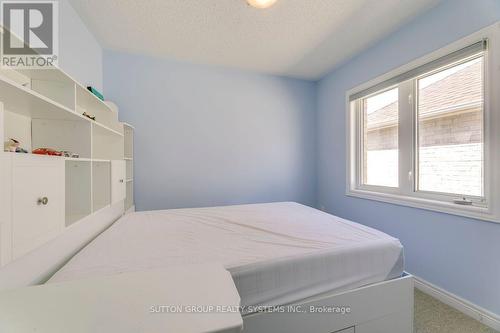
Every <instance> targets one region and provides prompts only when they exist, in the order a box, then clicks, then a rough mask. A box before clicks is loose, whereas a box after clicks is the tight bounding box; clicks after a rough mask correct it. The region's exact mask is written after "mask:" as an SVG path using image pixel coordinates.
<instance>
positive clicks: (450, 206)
mask: <svg viewBox="0 0 500 333" xmlns="http://www.w3.org/2000/svg"><path fill="white" fill-rule="evenodd" d="M346 195H347V196H350V197H356V198H361V199H368V200H375V201H381V202H386V203H390V204H395V205H400V206H407V207H412V208H419V209H425V210H430V211H435V212H440V213H446V214H451V215H458V216H464V217H468V218H473V219H478V220H483V221H488V222H495V223H500V218H499V217H498V216H496V215H494V214H493V213H492V212H491V210H490V209H489V208H485V207H478V206H460V205H457V204H454V203H451V202H443V201H437V200H431V199H424V198H418V197H410V196H404V195H400V194H392V193H380V192H373V191H366V190H360V189H349V190H347V192H346Z"/></svg>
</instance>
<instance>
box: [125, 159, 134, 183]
mask: <svg viewBox="0 0 500 333" xmlns="http://www.w3.org/2000/svg"><path fill="white" fill-rule="evenodd" d="M125 170H126V171H125V177H126V179H128V180H130V179H134V161H133V160H125Z"/></svg>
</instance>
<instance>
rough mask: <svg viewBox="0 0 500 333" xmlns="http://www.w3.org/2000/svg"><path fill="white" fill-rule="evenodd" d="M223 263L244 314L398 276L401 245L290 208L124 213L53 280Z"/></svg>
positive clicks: (316, 213) (305, 210) (281, 205)
mask: <svg viewBox="0 0 500 333" xmlns="http://www.w3.org/2000/svg"><path fill="white" fill-rule="evenodd" d="M211 262H213V263H219V264H222V265H224V267H226V269H228V271H229V272H230V273H231V275H232V276H233V279H234V282H235V285H236V288H237V289H238V292H239V294H240V297H241V302H242V306H244V307H248V308H247V309H248V310H247V312H253V311H252V310H251V308H252V307H254V306H259V305H282V304H288V303H292V302H295V301H298V300H301V299H304V298H307V297H311V296H314V295H318V294H321V293H325V292H330V291H343V290H349V289H353V288H357V287H360V286H363V285H368V284H372V283H376V282H380V281H384V280H387V279H392V278H396V277H399V276H401V274H402V273H403V248H402V246H401V243H400V242H399V241H398V240H397V239H396V238H393V237H390V236H388V235H387V234H384V233H382V232H380V231H377V230H374V229H372V228H369V227H366V226H363V225H360V224H357V223H354V222H351V221H347V220H345V219H341V218H339V217H336V216H333V215H330V214H327V213H324V212H321V211H319V210H316V209H313V208H310V207H307V206H303V205H300V204H297V203H293V202H282V203H268V204H254V205H239V206H226V207H211V208H196V209H172V210H164V211H150V212H139V213H132V214H128V215H125V216H124V217H122V218H121V219H120V220H119V221H117V222H116V223H115V224H114V225H113V226H112V227H111V228H110V229H108V230H107V231H106V232H104V233H103V234H102V235H100V236H99V237H98V238H97V239H95V240H94V241H93V242H92V243H91V244H89V245H88V246H87V247H85V248H84V249H83V250H82V251H81V252H80V253H79V254H77V255H76V256H75V257H74V258H72V259H71V260H70V262H69V263H68V264H66V265H65V266H64V267H63V268H62V269H61V270H60V271H59V272H57V273H56V274H55V275H54V276H53V277H52V278H51V279H50V281H49V283H50V282H61V281H68V280H75V279H82V278H87V277H96V276H104V275H112V274H119V273H123V272H130V271H138V270H148V269H161V268H165V267H171V266H173V265H187V264H199V263H211Z"/></svg>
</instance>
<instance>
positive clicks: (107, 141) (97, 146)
mask: <svg viewBox="0 0 500 333" xmlns="http://www.w3.org/2000/svg"><path fill="white" fill-rule="evenodd" d="M121 131H122V133H123V127H122V129H121ZM92 158H93V159H104V160H121V159H123V134H122V135H116V134H115V133H110V132H109V131H107V130H106V129H104V128H102V127H101V126H97V125H95V124H93V125H92Z"/></svg>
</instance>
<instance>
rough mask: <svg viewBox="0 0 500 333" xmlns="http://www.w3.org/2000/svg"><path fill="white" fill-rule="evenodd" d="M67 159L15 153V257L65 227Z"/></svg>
mask: <svg viewBox="0 0 500 333" xmlns="http://www.w3.org/2000/svg"><path fill="white" fill-rule="evenodd" d="M64 209H65V186H64V160H63V159H61V158H53V157H48V156H36V155H24V154H15V155H13V157H12V257H13V259H15V258H18V257H20V256H22V255H23V254H26V253H27V252H29V251H31V250H33V249H35V248H36V247H38V246H40V245H42V244H44V243H45V242H47V241H49V240H50V239H52V238H54V237H55V236H57V235H58V234H60V233H61V232H62V230H63V229H64V227H65V216H64Z"/></svg>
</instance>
